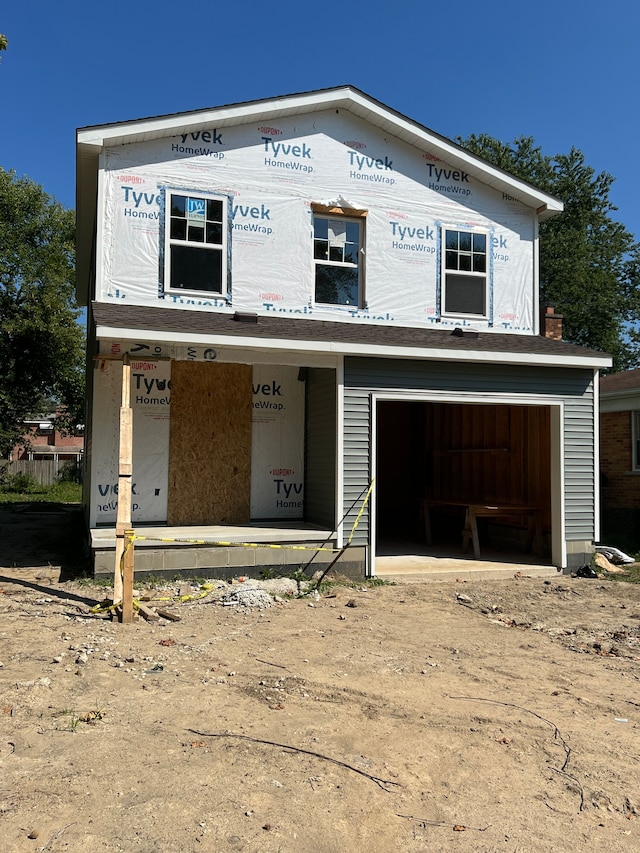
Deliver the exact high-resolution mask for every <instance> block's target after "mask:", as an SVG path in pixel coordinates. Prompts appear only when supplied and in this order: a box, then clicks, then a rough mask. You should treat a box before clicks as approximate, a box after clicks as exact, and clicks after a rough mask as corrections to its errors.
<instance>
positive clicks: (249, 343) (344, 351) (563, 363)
mask: <svg viewBox="0 0 640 853" xmlns="http://www.w3.org/2000/svg"><path fill="white" fill-rule="evenodd" d="M96 337H97V338H98V339H99V340H100V339H104V340H109V339H112V338H115V339H116V340H121V341H124V340H127V341H141V340H143V341H157V342H158V343H167V344H183V345H184V344H195V345H200V346H210V347H228V348H229V347H231V348H244V349H254V350H270V351H274V350H276V351H280V352H287V353H292V352H297V353H300V354H301V355H302V354H304V353H324V354H331V355H334V356H338V355H343V356H348V355H351V356H362V357H368V358H371V357H378V358H405V359H420V360H428V361H460V362H483V363H485V364H516V365H528V366H534V367H581V368H590V369H596V370H597V369H602V368H608V367H611V363H612V362H611V358H610V357H609V356H604V355H603V356H594V355H584V356H573V355H572V356H569V355H543V354H539V353H501V352H483V351H473V350H465V351H464V352H456V351H455V350H451V349H438V348H429V349H427V348H426V347H406V346H395V347H394V346H383V345H373V344H349V343H341V342H334V341H303V340H287V339H283V338H270V339H265V338H252V337H249V336H246V337H245V336H238V337H236V336H233V337H230V336H228V335H201V334H194V333H190V332H180V333H179V334H177V333H175V332H164V331H159V330H153V329H125V328H112V327H110V326H98V327H97V329H96Z"/></svg>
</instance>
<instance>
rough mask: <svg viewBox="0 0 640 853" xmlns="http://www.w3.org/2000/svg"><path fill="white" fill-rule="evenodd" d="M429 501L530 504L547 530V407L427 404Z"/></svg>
mask: <svg viewBox="0 0 640 853" xmlns="http://www.w3.org/2000/svg"><path fill="white" fill-rule="evenodd" d="M424 412H425V442H426V448H427V454H428V457H430V458H429V466H428V467H429V468H430V469H431V477H430V483H429V487H428V490H427V495H428V496H429V497H433V498H437V499H441V500H460V501H478V502H480V501H482V502H495V503H512V504H519V503H524V504H529V505H531V506H539V507H540V509H541V510H542V523H543V527H547V528H548V527H549V526H550V524H551V511H550V505H551V444H550V441H551V432H550V413H549V409H548V407H545V406H481V405H457V404H450V403H432V404H427V405H426V407H425V409H424Z"/></svg>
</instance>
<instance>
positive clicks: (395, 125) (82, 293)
mask: <svg viewBox="0 0 640 853" xmlns="http://www.w3.org/2000/svg"><path fill="white" fill-rule="evenodd" d="M341 109H344V110H347V111H348V112H350V113H352V114H353V115H356V116H358V117H359V118H361V119H363V120H365V121H367V122H369V123H370V124H372V125H374V126H375V127H378V128H380V129H381V130H382V131H384V132H385V133H387V134H390V135H392V136H394V137H396V138H397V139H401V140H403V141H404V142H406V143H408V144H409V145H412V146H414V147H416V148H418V149H421V150H423V151H424V152H425V153H431V154H437V156H438V157H440V158H441V159H443V160H446V162H447V163H448V164H450V165H451V166H453V167H456V168H459V169H461V170H463V171H465V172H467V173H468V174H469V175H471V176H473V177H474V178H476V179H477V180H479V181H481V182H482V183H485V184H487V185H489V186H491V187H493V188H494V189H496V190H498V191H500V192H503V193H505V194H507V195H509V196H510V197H511V198H514V199H516V200H517V201H520V202H522V203H523V204H525V205H527V206H528V207H531V208H533V209H534V210H535V211H536V212H537V214H538V217H539V219H540V220H544V219H547V218H548V217H550V216H553V215H555V214H557V213H561V212H562V210H563V204H562V202H561V201H560V200H559V199H558V198H556V197H555V196H552V195H549V194H548V193H545V192H543V191H542V190H539V189H537V188H536V187H534V186H532V185H531V184H528V183H527V182H526V181H522V180H520V179H519V178H516V177H514V176H513V175H511V174H509V173H508V172H505V171H504V170H502V169H500V168H498V167H497V166H493V165H492V164H490V163H488V162H487V161H486V160H483V159H482V158H481V157H478V156H477V155H475V154H472V153H471V152H470V151H467V150H465V149H464V148H462V147H461V146H459V145H456V143H455V142H452V141H451V140H450V139H447V138H446V137H444V136H441V135H440V134H438V133H435V132H434V131H432V130H429V128H427V127H425V126H424V125H421V124H419V123H418V122H416V121H413V120H412V119H409V118H407V117H406V116H404V115H402V114H401V113H398V112H396V111H395V110H393V109H390V108H389V107H387V106H385V105H384V104H382V103H380V101H376V100H375V99H374V98H371V97H370V96H368V95H365V94H364V93H363V92H361V91H360V90H359V89H356V88H354V87H353V86H341V87H338V88H333V89H322V90H319V91H314V92H305V93H302V94H297V95H285V96H281V97H276V98H269V99H264V100H259V101H248V102H245V103H240V104H231V105H228V106H222V107H214V108H210V109H202V110H195V111H190V112H183V113H174V114H172V115H164V116H156V117H153V118H145V119H136V120H132V121H125V122H118V123H115V124H104V125H95V126H91V127H84V128H80V129H79V130H78V131H77V162H76V210H77V221H78V226H77V228H78V230H77V242H78V248H77V258H76V263H77V270H78V275H77V282H78V290H79V299H81V301H82V304H85V302H86V298H87V294H86V288H87V283H88V280H89V271H90V265H91V251H92V246H93V233H94V223H95V217H96V199H97V185H98V179H97V175H98V166H99V157H100V153H101V152H102V151H103V150H104V149H105V148H107V147H110V146H115V145H126V144H129V143H133V142H147V141H150V140H154V139H162V138H166V137H171V136H176V135H177V134H178V133H195V132H196V131H198V130H204V129H207V128H210V127H211V126H212V125H213V126H215V127H216V128H224V127H233V126H237V125H239V124H250V123H252V122H256V121H261V122H270V123H271V122H276V121H277V120H278V119H280V118H284V117H290V116H295V115H299V114H303V113H310V112H321V111H325V110H341Z"/></svg>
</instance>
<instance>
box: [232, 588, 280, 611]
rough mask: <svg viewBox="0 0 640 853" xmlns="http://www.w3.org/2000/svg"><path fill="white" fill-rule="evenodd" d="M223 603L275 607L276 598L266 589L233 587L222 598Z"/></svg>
mask: <svg viewBox="0 0 640 853" xmlns="http://www.w3.org/2000/svg"><path fill="white" fill-rule="evenodd" d="M221 602H222V604H223V605H240V606H241V607H273V605H274V604H275V603H276V602H275V600H274V599H273V598H272V597H271V596H270V595H269V593H268V592H266V591H265V590H264V589H258V588H256V587H246V586H243V587H242V588H239V587H233V588H231V589H230V590H229V591H228V592H225V594H224V595H223V596H222V598H221Z"/></svg>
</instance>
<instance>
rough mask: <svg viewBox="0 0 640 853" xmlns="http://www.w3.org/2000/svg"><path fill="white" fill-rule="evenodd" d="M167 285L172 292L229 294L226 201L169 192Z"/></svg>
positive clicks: (166, 252)
mask: <svg viewBox="0 0 640 853" xmlns="http://www.w3.org/2000/svg"><path fill="white" fill-rule="evenodd" d="M167 219H168V223H167V227H166V251H165V283H166V286H167V287H168V289H170V290H180V291H191V292H197V293H212V294H220V295H226V294H227V289H228V288H227V274H228V270H227V249H228V233H229V228H228V225H227V200H226V198H220V197H207V196H200V195H191V194H188V195H186V194H185V193H184V192H168V193H167Z"/></svg>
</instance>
